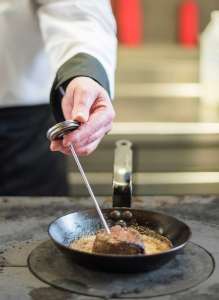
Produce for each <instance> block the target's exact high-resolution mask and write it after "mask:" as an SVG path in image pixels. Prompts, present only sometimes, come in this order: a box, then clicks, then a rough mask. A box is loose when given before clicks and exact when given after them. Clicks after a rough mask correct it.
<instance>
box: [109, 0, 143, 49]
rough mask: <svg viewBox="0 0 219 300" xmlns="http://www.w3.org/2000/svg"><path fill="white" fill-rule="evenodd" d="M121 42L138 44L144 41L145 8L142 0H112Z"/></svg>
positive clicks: (132, 44) (131, 44)
mask: <svg viewBox="0 0 219 300" xmlns="http://www.w3.org/2000/svg"><path fill="white" fill-rule="evenodd" d="M112 6H113V10H114V13H115V17H116V21H117V29H118V39H119V42H120V43H122V44H125V45H127V46H138V45H140V44H141V43H142V41H143V9H142V3H141V0H114V1H112Z"/></svg>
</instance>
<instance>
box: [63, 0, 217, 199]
mask: <svg viewBox="0 0 219 300" xmlns="http://www.w3.org/2000/svg"><path fill="white" fill-rule="evenodd" d="M112 7H113V11H114V14H115V16H116V20H117V26H118V39H119V48H118V67H117V73H116V93H115V100H114V106H115V109H116V113H117V116H116V119H115V123H114V128H113V130H112V132H111V133H110V134H109V135H108V136H106V137H105V139H104V140H103V142H102V143H101V145H100V146H99V148H98V149H97V150H96V152H95V153H94V154H92V155H91V156H89V157H87V158H83V159H82V163H83V165H84V167H85V170H86V171H87V173H88V177H89V179H90V181H91V183H92V185H93V187H94V190H95V193H96V194H97V195H109V194H111V192H112V172H113V163H114V148H115V142H116V141H117V140H119V139H128V140H130V141H131V142H132V143H133V171H134V175H133V187H134V194H135V195H147V194H151V195H156V194H157V195H158V194H185V193H187V194H200V193H202V194H207V193H211V194H212V193H218V192H219V123H218V120H219V118H218V101H219V96H218V95H219V50H217V49H219V33H218V32H219V21H218V20H219V17H218V14H217V12H216V13H214V14H212V12H215V11H217V10H219V1H218V0H208V1H206V0H197V1H195V0H183V1H180V0H168V1H164V0H156V1H154V0H142V1H139V0H115V1H112ZM209 24H210V25H209ZM206 28H207V29H206ZM209 28H210V29H209ZM216 28H218V30H217V29H216ZM217 45H218V47H217ZM209 65H210V67H209ZM217 70H218V71H217ZM217 75H218V77H217ZM213 78H216V80H215V79H213ZM69 168H70V172H69V181H70V183H71V184H72V185H73V184H74V186H77V188H75V189H72V193H73V194H74V195H86V194H87V192H86V189H85V188H84V186H83V183H82V182H81V179H80V175H79V174H77V173H74V172H75V168H74V171H73V169H72V162H71V163H70V164H69ZM75 184H77V185H75Z"/></svg>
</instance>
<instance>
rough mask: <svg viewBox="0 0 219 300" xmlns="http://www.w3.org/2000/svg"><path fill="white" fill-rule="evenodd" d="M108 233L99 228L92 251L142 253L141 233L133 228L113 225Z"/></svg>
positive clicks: (126, 253) (143, 250)
mask: <svg viewBox="0 0 219 300" xmlns="http://www.w3.org/2000/svg"><path fill="white" fill-rule="evenodd" d="M110 231H111V233H110V234H108V233H107V232H106V231H105V230H101V231H99V232H98V233H97V234H96V238H95V241H94V244H93V252H95V253H102V254H120V255H122V254H123V255H130V254H144V253H145V249H144V242H143V240H142V238H141V234H140V233H139V232H138V231H137V230H135V229H133V228H123V227H121V226H119V225H116V226H113V227H111V229H110Z"/></svg>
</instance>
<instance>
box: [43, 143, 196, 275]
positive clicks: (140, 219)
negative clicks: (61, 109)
mask: <svg viewBox="0 0 219 300" xmlns="http://www.w3.org/2000/svg"><path fill="white" fill-rule="evenodd" d="M131 173H132V152H131V143H130V142H128V141H119V142H117V148H116V151H115V164H114V181H113V186H114V194H113V208H111V209H103V210H102V211H103V214H104V216H105V218H106V220H107V222H108V224H109V225H110V226H111V225H114V224H118V223H119V224H121V223H123V224H124V222H125V223H126V225H132V224H138V225H139V226H143V227H147V228H150V229H152V230H154V231H155V232H157V233H159V234H161V235H163V236H165V237H167V238H168V239H169V240H170V241H171V242H172V244H173V248H172V249H170V250H168V251H166V252H162V253H159V254H154V255H132V256H130V255H103V254H93V253H86V252H82V251H78V250H72V249H70V248H69V244H70V243H71V242H72V241H73V240H75V239H78V238H80V237H83V236H85V235H89V234H94V233H96V232H97V231H98V230H99V229H100V228H102V224H101V221H100V219H99V216H98V215H97V213H96V210H95V209H88V210H83V211H78V212H73V213H70V214H68V215H65V216H63V217H60V218H58V219H56V220H55V221H54V222H52V223H51V224H50V225H49V229H48V233H49V235H50V237H51V239H52V240H53V242H54V243H55V244H56V245H57V246H58V248H59V249H60V250H61V251H62V252H63V253H64V254H65V255H66V256H68V257H69V258H70V259H72V260H73V261H74V262H76V263H78V264H80V265H83V266H85V267H87V268H92V269H95V270H96V269H99V270H103V271H110V272H142V271H149V270H153V269H156V268H158V267H160V266H161V265H162V264H164V263H166V262H168V261H169V260H170V259H172V258H173V257H174V256H175V255H176V254H177V253H178V252H179V251H180V250H181V249H182V248H183V247H184V246H185V245H186V243H187V242H188V240H189V238H190V235H191V231H190V228H189V227H188V226H187V225H186V224H185V223H183V222H181V221H179V220H177V219H176V218H174V217H171V216H167V215H165V214H162V213H158V212H153V211H147V210H139V209H132V208H130V205H131ZM122 206H123V207H122ZM124 206H125V207H124Z"/></svg>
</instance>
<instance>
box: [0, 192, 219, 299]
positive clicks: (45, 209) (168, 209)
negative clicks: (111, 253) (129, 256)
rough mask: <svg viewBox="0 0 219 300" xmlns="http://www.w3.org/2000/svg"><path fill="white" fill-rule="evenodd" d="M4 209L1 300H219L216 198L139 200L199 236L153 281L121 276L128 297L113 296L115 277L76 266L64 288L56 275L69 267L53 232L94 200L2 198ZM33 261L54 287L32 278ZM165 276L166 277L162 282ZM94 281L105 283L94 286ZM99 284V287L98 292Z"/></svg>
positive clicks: (119, 280)
mask: <svg viewBox="0 0 219 300" xmlns="http://www.w3.org/2000/svg"><path fill="white" fill-rule="evenodd" d="M99 202H100V203H101V204H102V205H103V206H104V207H110V205H111V199H110V198H104V199H103V198H102V199H101V198H100V199H99ZM0 205H1V210H0V299H1V300H4V299H10V300H13V299H16V300H20V299H22V300H26V299H28V300H29V299H32V300H35V299H40V300H50V299H53V300H64V299H66V300H68V299H70V300H71V299H79V300H91V299H100V298H110V297H111V298H113V297H114V298H115V297H121V298H122V299H126V298H127V299H136V298H138V299H145V298H147V299H154V300H175V299H176V300H184V299H193V300H196V299H197V300H198V299H199V300H205V299H208V300H216V299H219V296H218V294H219V267H218V263H219V218H218V216H219V198H217V197H216V196H208V197H201V196H200V197H197V196H195V197H189V196H185V197H142V198H136V199H134V200H133V206H134V207H138V208H145V209H148V210H156V211H160V212H164V213H167V214H170V215H173V216H175V217H177V218H179V219H181V220H183V221H185V222H186V223H187V224H188V225H189V226H190V227H191V229H192V233H193V236H192V239H191V242H190V243H189V244H188V246H187V247H186V248H185V250H184V252H183V253H181V254H180V255H181V256H178V257H176V259H175V260H174V261H172V262H170V263H168V265H166V266H164V268H165V269H163V270H158V271H156V272H155V273H150V274H148V275H144V274H140V275H139V274H135V275H131V277H130V276H128V277H127V275H124V276H123V275H121V277H120V278H117V283H119V284H120V286H122V287H123V288H124V293H123V294H121V293H117V290H116V291H111V292H109V291H110V287H111V286H112V282H113V281H114V280H115V278H114V277H112V276H111V275H110V274H102V275H101V274H99V273H98V272H96V273H95V272H94V273H90V271H86V270H84V269H80V267H77V266H75V267H72V268H71V270H70V271H68V272H66V280H65V282H64V286H62V285H63V282H62V281H60V278H59V276H60V274H61V273H60V272H58V273H56V272H54V270H57V266H56V265H58V266H62V267H64V266H65V263H66V262H65V261H64V260H62V259H63V258H62V257H61V256H60V255H59V252H58V251H57V250H56V248H53V245H52V244H51V242H50V241H48V235H47V226H48V224H49V222H50V221H52V220H53V219H54V218H56V217H58V216H61V215H63V214H66V213H68V212H70V211H73V210H78V209H82V208H88V207H90V206H91V205H92V203H91V201H90V200H89V199H86V198H81V199H80V198H74V199H67V198H16V197H14V198H7V197H4V198H0ZM45 249H49V251H45ZM39 250H40V251H41V252H40V251H39ZM30 253H31V255H30ZM39 253H40V256H39ZM41 254H43V255H41ZM29 255H30V258H29V262H30V260H32V261H31V263H32V267H33V268H36V269H34V270H35V271H37V272H38V273H39V271H41V273H40V276H41V277H40V278H41V279H45V278H43V277H45V274H46V279H48V277H49V276H50V277H52V280H53V284H52V285H50V284H47V283H46V281H48V280H44V281H42V280H39V279H38V278H37V277H35V276H34V275H33V274H32V273H31V272H30V270H29V268H28V262H27V258H28V256H29ZM53 258H54V259H53ZM49 261H50V263H48V262H49ZM182 262H183V263H182ZM45 266H47V269H46V268H45ZM53 268H54V269H53ZM78 268H79V269H78ZM59 269H61V267H60V268H59ZM34 270H32V271H34ZM75 270H76V272H75V273H74V271H75ZM159 272H160V273H159ZM76 274H80V276H76ZM163 274H165V276H164V278H161V277H162V276H163ZM48 275H49V276H48ZM89 276H91V277H89ZM110 276H111V277H110ZM67 277H68V278H67ZM72 277H74V279H75V280H72ZM94 277H96V278H99V279H98V280H95V282H94V279H93V278H94ZM67 279H68V280H69V281H68V280H67ZM91 279H92V280H91ZM81 281H83V284H81ZM97 281H98V284H99V286H98V285H97V286H95V284H96V282H97ZM133 281H136V282H137V281H138V282H140V283H141V284H140V285H138V288H137V290H136V291H133V290H132V289H131V286H132V284H133ZM68 282H69V284H68ZM72 282H73V283H74V284H72ZM54 283H56V284H54ZM93 283H95V284H94V285H93ZM103 283H104V284H105V287H106V288H105V290H104V288H103ZM60 284H61V285H60ZM110 284H111V285H110ZM56 286H59V287H60V288H61V289H60V288H59V289H58V288H56ZM87 286H89V289H88V288H87ZM117 286H118V285H117ZM113 288H115V287H114V286H113ZM86 289H87V290H86ZM129 289H130V290H129ZM118 291H120V290H119V289H118ZM91 295H92V296H91Z"/></svg>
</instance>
